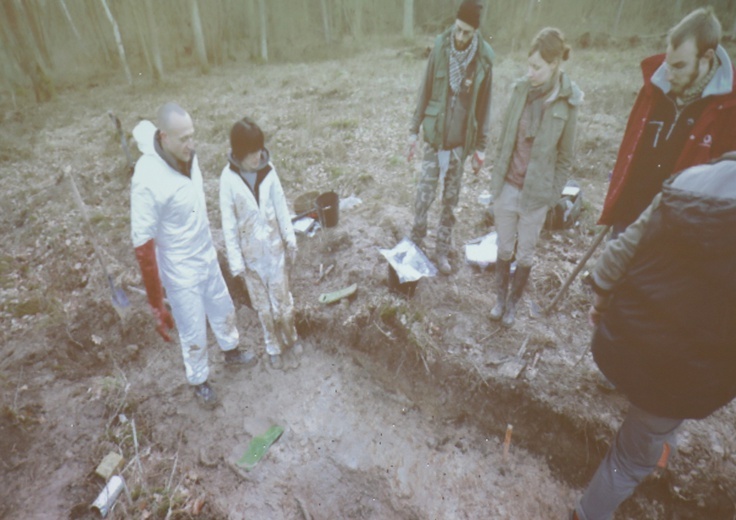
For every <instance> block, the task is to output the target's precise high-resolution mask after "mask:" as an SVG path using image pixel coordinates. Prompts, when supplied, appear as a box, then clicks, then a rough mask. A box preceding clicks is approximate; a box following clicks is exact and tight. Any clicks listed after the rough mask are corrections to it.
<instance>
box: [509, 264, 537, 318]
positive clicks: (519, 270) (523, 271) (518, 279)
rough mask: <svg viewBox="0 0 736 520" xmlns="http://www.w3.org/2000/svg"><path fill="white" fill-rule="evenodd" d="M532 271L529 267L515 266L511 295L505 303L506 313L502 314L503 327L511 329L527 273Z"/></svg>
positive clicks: (527, 277)
mask: <svg viewBox="0 0 736 520" xmlns="http://www.w3.org/2000/svg"><path fill="white" fill-rule="evenodd" d="M531 270H532V267H531V266H526V265H517V266H516V271H515V272H514V279H513V280H512V281H511V294H510V295H509V299H508V301H507V302H506V312H504V313H503V321H502V322H501V323H503V326H504V327H511V326H512V325H513V324H514V320H515V319H516V304H517V303H519V300H520V299H521V295H522V293H523V292H524V287H526V282H527V280H528V279H529V272H530V271H531Z"/></svg>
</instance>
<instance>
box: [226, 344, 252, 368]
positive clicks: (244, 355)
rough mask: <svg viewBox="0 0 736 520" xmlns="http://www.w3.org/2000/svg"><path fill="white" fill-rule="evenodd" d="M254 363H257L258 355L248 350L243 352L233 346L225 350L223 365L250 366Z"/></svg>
mask: <svg viewBox="0 0 736 520" xmlns="http://www.w3.org/2000/svg"><path fill="white" fill-rule="evenodd" d="M256 363H258V357H256V355H255V354H254V353H253V352H251V351H249V350H246V351H245V352H244V351H242V350H240V349H238V348H234V349H232V350H226V351H225V365H226V366H228V367H238V368H240V367H242V368H250V367H252V366H255V365H256Z"/></svg>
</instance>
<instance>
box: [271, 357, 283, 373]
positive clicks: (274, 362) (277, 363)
mask: <svg viewBox="0 0 736 520" xmlns="http://www.w3.org/2000/svg"><path fill="white" fill-rule="evenodd" d="M268 361H269V363H270V364H271V368H273V369H274V370H280V369H281V367H282V366H283V362H282V360H281V354H269V356H268Z"/></svg>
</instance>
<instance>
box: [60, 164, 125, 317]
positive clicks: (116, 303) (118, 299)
mask: <svg viewBox="0 0 736 520" xmlns="http://www.w3.org/2000/svg"><path fill="white" fill-rule="evenodd" d="M64 173H66V174H67V176H68V177H69V182H70V184H71V185H72V192H73V193H74V200H75V201H76V202H77V206H79V211H80V212H81V213H82V217H83V218H84V223H85V225H86V227H87V232H88V234H89V237H90V239H91V240H92V247H93V248H94V250H95V256H96V257H97V261H98V262H99V263H100V267H102V272H103V273H105V277H106V278H107V283H108V285H109V286H110V300H111V301H112V306H113V308H114V309H115V311H116V312H117V313H118V316H120V319H121V320H122V319H124V318H125V313H126V312H127V310H128V307H130V301H129V300H128V296H127V295H126V294H125V292H124V291H123V289H122V288H120V287H116V286H115V282H113V279H112V275H111V274H110V273H109V272H108V271H107V266H106V265H105V262H104V261H103V260H102V255H101V254H100V248H99V246H98V244H97V236H96V235H95V233H94V230H93V229H92V225H91V224H90V221H89V216H88V215H87V206H85V204H84V201H83V200H82V196H81V195H80V194H79V190H78V189H77V183H76V182H74V176H73V175H72V169H71V167H70V166H67V167H66V168H64Z"/></svg>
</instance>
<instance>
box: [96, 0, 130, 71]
mask: <svg viewBox="0 0 736 520" xmlns="http://www.w3.org/2000/svg"><path fill="white" fill-rule="evenodd" d="M100 2H102V7H103V8H104V9H105V14H106V15H107V18H108V19H109V20H110V24H112V31H113V34H114V35H115V43H117V45H118V55H119V56H120V62H121V63H122V64H123V68H124V69H125V78H126V79H127V80H128V85H132V84H133V76H132V75H131V74H130V68H129V67H128V60H127V59H126V58H125V47H123V39H122V38H121V37H120V29H119V28H118V23H117V22H116V21H115V17H114V16H113V15H112V12H110V8H109V7H108V6H107V0H100Z"/></svg>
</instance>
